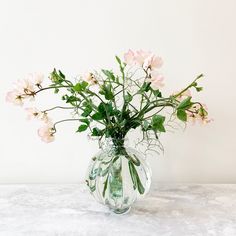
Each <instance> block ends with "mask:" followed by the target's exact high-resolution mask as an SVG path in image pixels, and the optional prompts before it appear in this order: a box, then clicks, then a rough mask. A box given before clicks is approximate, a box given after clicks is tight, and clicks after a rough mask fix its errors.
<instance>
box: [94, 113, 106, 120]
mask: <svg viewBox="0 0 236 236" xmlns="http://www.w3.org/2000/svg"><path fill="white" fill-rule="evenodd" d="M91 118H92V119H93V120H102V119H104V118H105V116H104V114H102V113H100V112H97V113H95V114H93V115H92V116H91Z"/></svg>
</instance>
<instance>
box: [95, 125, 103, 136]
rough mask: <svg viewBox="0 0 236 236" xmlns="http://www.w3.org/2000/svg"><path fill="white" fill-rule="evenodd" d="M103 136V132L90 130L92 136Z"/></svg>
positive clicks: (96, 129)
mask: <svg viewBox="0 0 236 236" xmlns="http://www.w3.org/2000/svg"><path fill="white" fill-rule="evenodd" d="M102 135H103V130H101V129H99V128H97V127H95V128H93V130H92V136H102Z"/></svg>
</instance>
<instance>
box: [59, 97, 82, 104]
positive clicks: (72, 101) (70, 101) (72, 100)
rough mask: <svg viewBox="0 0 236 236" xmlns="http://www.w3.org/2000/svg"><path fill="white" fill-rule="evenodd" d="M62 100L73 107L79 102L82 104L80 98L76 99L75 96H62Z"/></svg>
mask: <svg viewBox="0 0 236 236" xmlns="http://www.w3.org/2000/svg"><path fill="white" fill-rule="evenodd" d="M62 100H65V101H66V103H70V104H71V105H73V106H76V104H77V102H80V101H81V99H80V98H78V97H76V96H74V95H71V96H69V95H67V94H65V95H63V96H62Z"/></svg>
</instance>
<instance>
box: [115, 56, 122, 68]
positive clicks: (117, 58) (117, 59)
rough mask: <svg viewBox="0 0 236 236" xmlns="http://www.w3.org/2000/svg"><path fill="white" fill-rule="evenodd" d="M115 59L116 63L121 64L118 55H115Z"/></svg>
mask: <svg viewBox="0 0 236 236" xmlns="http://www.w3.org/2000/svg"><path fill="white" fill-rule="evenodd" d="M116 61H117V62H118V64H119V65H120V66H121V60H120V58H119V57H118V56H116Z"/></svg>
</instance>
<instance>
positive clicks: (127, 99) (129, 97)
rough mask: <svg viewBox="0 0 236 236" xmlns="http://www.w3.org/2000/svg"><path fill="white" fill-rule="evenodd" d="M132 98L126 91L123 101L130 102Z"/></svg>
mask: <svg viewBox="0 0 236 236" xmlns="http://www.w3.org/2000/svg"><path fill="white" fill-rule="evenodd" d="M132 99H133V97H132V95H131V94H130V93H127V95H125V102H126V103H129V102H131V101H132Z"/></svg>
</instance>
